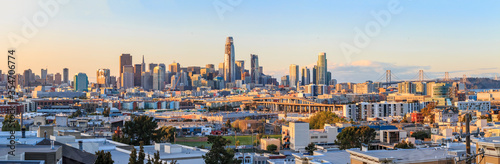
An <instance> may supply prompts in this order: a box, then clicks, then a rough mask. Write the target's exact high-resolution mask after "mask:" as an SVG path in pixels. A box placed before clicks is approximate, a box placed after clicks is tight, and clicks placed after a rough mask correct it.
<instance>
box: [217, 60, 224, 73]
mask: <svg viewBox="0 0 500 164" xmlns="http://www.w3.org/2000/svg"><path fill="white" fill-rule="evenodd" d="M217 70H218V72H219V75H220V76H224V63H219V67H218V69H217Z"/></svg>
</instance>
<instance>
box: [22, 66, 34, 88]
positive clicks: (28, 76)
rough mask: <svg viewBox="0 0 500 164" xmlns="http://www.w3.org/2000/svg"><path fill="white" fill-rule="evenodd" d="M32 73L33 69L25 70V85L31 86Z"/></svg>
mask: <svg viewBox="0 0 500 164" xmlns="http://www.w3.org/2000/svg"><path fill="white" fill-rule="evenodd" d="M31 74H32V71H31V69H28V70H24V73H23V77H24V85H23V86H25V87H29V86H31V78H32V77H31V76H32V75H31Z"/></svg>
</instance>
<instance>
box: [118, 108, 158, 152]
mask: <svg viewBox="0 0 500 164" xmlns="http://www.w3.org/2000/svg"><path fill="white" fill-rule="evenodd" d="M156 127H157V123H156V121H155V120H154V119H153V117H149V116H145V115H142V116H138V117H135V118H134V119H133V120H131V121H127V122H125V125H124V126H123V136H120V139H121V141H122V142H123V143H126V144H131V145H139V142H140V141H143V142H144V144H145V145H150V143H151V141H153V140H155V139H157V138H158V137H161V136H159V135H155V134H157V133H156V132H157V131H156V130H155V129H156ZM127 140H128V141H127Z"/></svg>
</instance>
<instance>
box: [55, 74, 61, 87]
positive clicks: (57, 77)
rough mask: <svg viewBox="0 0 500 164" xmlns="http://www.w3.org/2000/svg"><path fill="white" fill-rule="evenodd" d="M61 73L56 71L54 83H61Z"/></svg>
mask: <svg viewBox="0 0 500 164" xmlns="http://www.w3.org/2000/svg"><path fill="white" fill-rule="evenodd" d="M61 82H62V81H61V74H60V73H56V75H55V76H54V84H55V85H61Z"/></svg>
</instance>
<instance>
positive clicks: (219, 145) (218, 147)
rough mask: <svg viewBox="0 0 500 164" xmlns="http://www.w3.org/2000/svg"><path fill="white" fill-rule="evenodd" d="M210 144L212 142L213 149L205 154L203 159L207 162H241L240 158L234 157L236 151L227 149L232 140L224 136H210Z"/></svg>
mask: <svg viewBox="0 0 500 164" xmlns="http://www.w3.org/2000/svg"><path fill="white" fill-rule="evenodd" d="M208 144H212V149H210V151H209V152H208V153H206V154H205V155H203V156H202V157H203V160H204V161H205V163H206V164H233V163H236V164H239V163H241V161H240V160H237V159H235V158H234V152H233V151H230V150H227V149H226V148H225V147H226V145H228V144H231V141H230V140H227V139H225V138H223V137H222V136H208Z"/></svg>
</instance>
